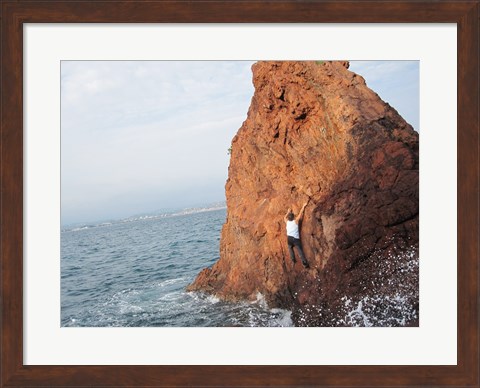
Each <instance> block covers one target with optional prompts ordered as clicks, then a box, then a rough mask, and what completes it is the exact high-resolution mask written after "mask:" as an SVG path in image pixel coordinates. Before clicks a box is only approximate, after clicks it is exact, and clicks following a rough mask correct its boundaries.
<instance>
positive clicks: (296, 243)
mask: <svg viewBox="0 0 480 388" xmlns="http://www.w3.org/2000/svg"><path fill="white" fill-rule="evenodd" d="M287 240H288V245H290V246H292V247H300V248H301V247H302V242H301V241H300V239H299V238H295V237H293V236H287Z"/></svg>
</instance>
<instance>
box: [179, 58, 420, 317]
mask: <svg viewBox="0 0 480 388" xmlns="http://www.w3.org/2000/svg"><path fill="white" fill-rule="evenodd" d="M348 67H349V64H348V62H258V63H256V64H255V65H253V67H252V69H253V83H254V86H255V93H254V96H253V98H252V102H251V105H250V108H249V111H248V117H247V119H246V121H245V122H244V123H243V125H242V127H241V128H240V129H239V131H238V133H237V135H236V136H235V138H234V139H233V141H232V151H231V161H230V166H229V170H228V180H227V183H226V198H227V220H226V223H225V224H224V226H223V229H222V235H221V242H220V259H219V261H218V262H217V263H216V264H215V265H214V266H213V267H212V268H207V269H204V270H203V271H202V272H201V273H200V274H199V275H198V277H197V279H196V280H195V281H194V282H193V283H192V284H191V285H190V286H189V288H188V289H189V290H190V291H204V292H208V293H213V294H215V295H217V296H219V297H221V298H224V299H227V300H240V299H247V300H254V299H255V298H257V295H258V293H261V294H262V295H263V296H264V297H265V299H266V300H267V302H268V304H269V305H270V306H272V307H281V308H287V309H290V310H292V311H293V313H292V318H293V321H294V323H295V325H298V326H303V325H305V326H350V325H362V326H364V325H366V326H369V325H375V326H398V325H418V308H419V307H418V233H419V225H418V208H419V200H418V171H419V166H418V141H419V139H418V133H417V132H415V131H414V130H413V129H412V127H411V126H410V125H409V124H408V123H406V122H405V120H403V118H402V117H401V116H400V115H399V114H398V113H397V111H396V110H395V109H393V108H392V107H391V106H389V105H388V104H386V103H385V102H383V101H382V100H381V99H380V98H379V96H378V95H377V94H376V93H375V92H374V91H372V90H371V89H369V88H368V87H367V86H366V84H365V81H364V79H363V78H362V77H361V76H359V75H357V74H355V73H353V72H351V71H349V70H348ZM307 200H310V202H309V204H308V206H307V208H306V211H305V217H304V221H303V223H302V225H301V239H302V242H303V247H304V252H305V255H306V257H307V259H308V261H309V263H310V269H304V268H303V267H302V265H301V263H299V260H297V264H293V263H292V262H291V260H290V258H289V254H288V247H287V241H286V232H285V224H284V221H283V217H284V215H285V213H286V211H287V208H288V207H289V206H292V207H293V209H294V212H296V211H298V210H299V209H300V207H301V206H302V204H303V203H304V202H305V201H307Z"/></svg>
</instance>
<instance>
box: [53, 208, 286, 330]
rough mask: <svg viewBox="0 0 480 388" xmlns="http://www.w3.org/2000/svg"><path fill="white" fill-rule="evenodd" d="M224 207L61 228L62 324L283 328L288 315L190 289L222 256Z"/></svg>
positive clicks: (260, 301)
mask: <svg viewBox="0 0 480 388" xmlns="http://www.w3.org/2000/svg"><path fill="white" fill-rule="evenodd" d="M225 219H226V209H225V208H224V207H223V208H217V207H214V208H199V209H187V210H183V211H179V212H172V213H167V214H154V215H144V216H138V217H130V218H127V219H123V220H116V221H109V222H102V223H96V224H95V223H92V224H82V225H75V226H72V227H66V228H63V229H62V231H61V326H62V327H279V326H280V327H281V326H293V324H292V320H291V318H290V316H291V312H290V311H287V310H282V309H269V308H268V306H267V304H266V303H265V300H264V298H263V296H262V295H261V294H258V295H257V300H256V301H254V302H241V303H232V302H225V301H222V300H220V299H218V298H216V297H215V296H212V295H208V294H204V293H201V292H187V291H186V287H187V286H188V285H189V284H190V283H191V282H192V281H193V280H194V279H195V277H196V276H197V274H198V273H199V272H200V271H201V270H202V269H203V268H205V267H209V266H212V265H213V264H214V263H215V262H216V261H217V260H218V259H219V245H220V232H221V228H222V225H223V223H224V222H225Z"/></svg>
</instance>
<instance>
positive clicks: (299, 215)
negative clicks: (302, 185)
mask: <svg viewBox="0 0 480 388" xmlns="http://www.w3.org/2000/svg"><path fill="white" fill-rule="evenodd" d="M307 205H308V202H305V203H304V204H303V206H302V210H300V213H298V217H297V218H296V219H295V222H296V223H297V224H299V223H300V222H302V220H303V214H304V213H305V208H306V207H307Z"/></svg>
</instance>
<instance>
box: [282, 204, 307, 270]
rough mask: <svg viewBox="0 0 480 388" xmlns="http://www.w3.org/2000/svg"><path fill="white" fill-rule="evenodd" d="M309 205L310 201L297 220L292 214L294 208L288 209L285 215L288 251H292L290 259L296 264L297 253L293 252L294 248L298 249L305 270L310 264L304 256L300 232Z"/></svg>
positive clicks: (303, 207)
mask: <svg viewBox="0 0 480 388" xmlns="http://www.w3.org/2000/svg"><path fill="white" fill-rule="evenodd" d="M307 205H308V201H307V202H305V203H304V204H303V206H302V210H300V213H298V216H297V218H295V215H294V214H293V212H292V208H288V211H287V214H285V217H284V221H285V223H286V224H287V240H288V250H289V251H290V257H291V259H292V261H293V262H294V263H295V262H296V260H295V253H294V252H293V247H296V248H297V250H298V255H299V256H300V259H301V260H302V264H303V266H304V267H305V268H308V267H309V265H308V262H307V259H306V258H305V255H304V254H303V249H302V242H301V241H300V230H299V225H300V223H301V222H302V219H303V213H304V212H305V208H306V207H307Z"/></svg>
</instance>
